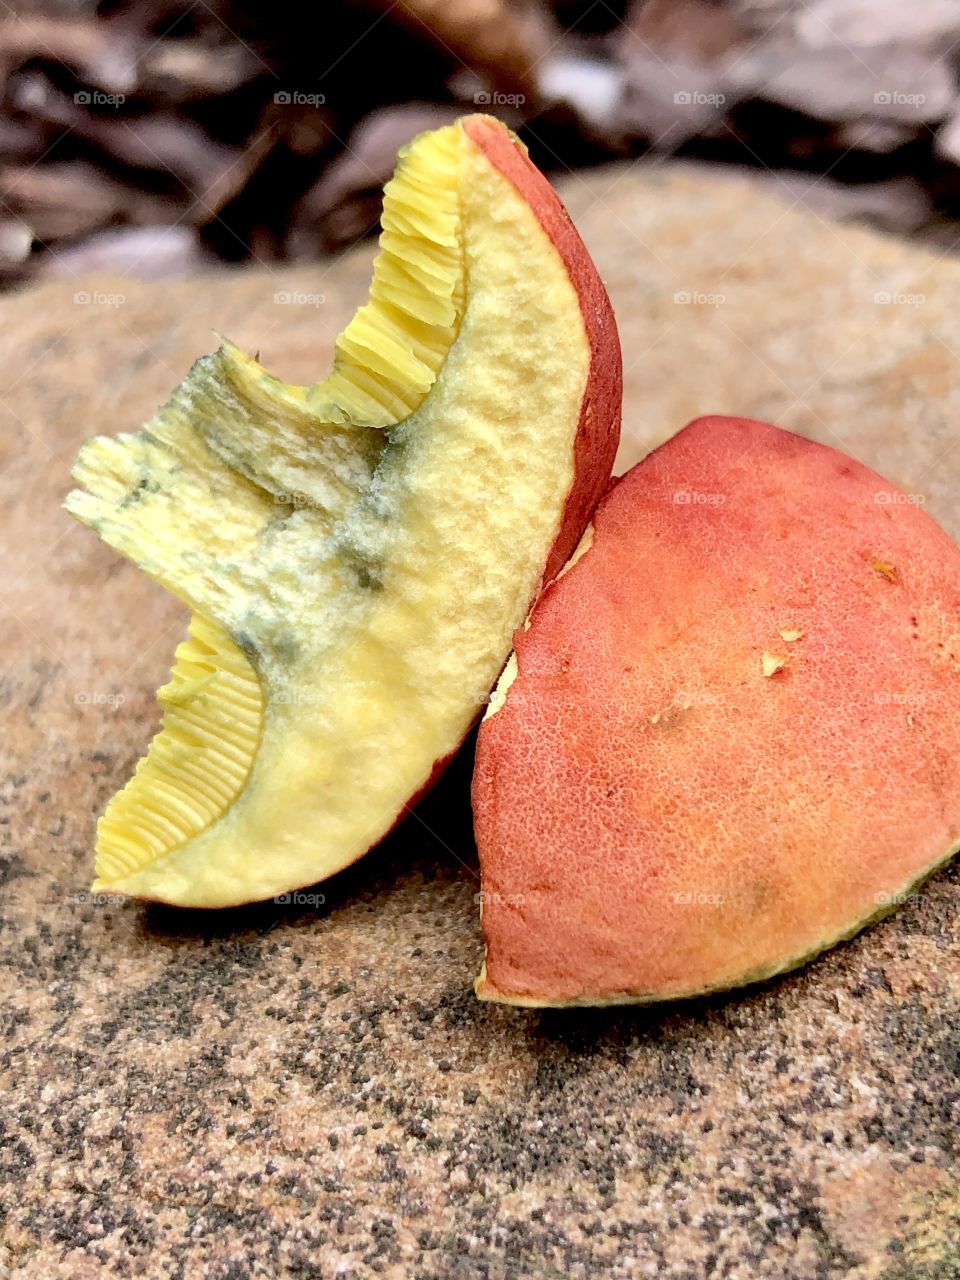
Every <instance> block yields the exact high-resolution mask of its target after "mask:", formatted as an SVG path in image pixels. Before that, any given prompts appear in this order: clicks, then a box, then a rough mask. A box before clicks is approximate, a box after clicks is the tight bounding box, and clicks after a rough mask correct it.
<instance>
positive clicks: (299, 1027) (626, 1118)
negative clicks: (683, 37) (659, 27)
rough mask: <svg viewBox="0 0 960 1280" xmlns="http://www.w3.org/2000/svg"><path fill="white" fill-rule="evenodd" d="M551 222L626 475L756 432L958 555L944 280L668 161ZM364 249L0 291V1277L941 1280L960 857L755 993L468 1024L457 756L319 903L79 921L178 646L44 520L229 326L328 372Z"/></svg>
mask: <svg viewBox="0 0 960 1280" xmlns="http://www.w3.org/2000/svg"><path fill="white" fill-rule="evenodd" d="M565 194H566V196H567V198H568V201H569V203H570V206H571V208H572V209H573V211H574V213H575V215H576V216H577V218H578V220H579V222H580V224H581V226H582V228H583V231H584V234H585V238H586V239H587V241H588V243H589V244H590V246H591V248H592V249H593V250H594V252H595V255H596V257H597V260H598V262H599V264H600V267H601V270H602V272H603V274H604V275H605V276H606V278H607V279H608V281H609V283H610V289H611V293H612V295H613V298H614V302H615V304H616V307H617V310H618V314H619V317H620V323H621V328H622V333H623V343H624V354H625V364H626V368H627V403H626V424H625V425H626V431H625V436H624V448H623V452H622V455H621V464H622V465H626V464H628V463H629V462H630V461H633V460H635V459H636V458H637V457H639V456H640V455H641V454H642V453H643V452H644V451H645V450H646V449H647V448H648V447H649V446H650V445H651V444H652V443H654V442H657V441H659V440H661V439H663V438H664V437H665V436H666V435H668V434H669V433H670V432H671V431H672V430H674V429H675V428H677V427H679V426H681V425H682V424H683V423H684V422H685V421H686V420H687V419H689V418H691V417H693V416H694V415H696V414H697V413H702V412H706V411H716V412H724V411H732V412H739V413H745V414H753V415H757V416H763V417H768V418H771V419H773V420H775V421H777V422H779V423H781V424H782V425H785V426H789V427H793V428H796V429H798V430H800V431H804V432H807V433H809V434H812V435H814V436H817V437H819V438H821V439H824V440H827V441H829V442H831V443H835V444H839V445H841V446H844V447H846V448H847V449H848V450H850V451H851V452H853V453H855V454H857V455H858V456H859V457H861V458H863V459H864V460H865V461H866V462H868V463H871V464H873V465H874V466H876V467H877V468H879V469H880V470H882V471H884V472H885V473H887V474H888V475H889V476H890V478H891V479H893V480H894V481H896V482H897V483H899V484H900V485H901V486H902V487H903V488H904V489H905V490H907V491H908V492H909V493H912V494H915V495H922V499H923V500H924V501H925V502H926V504H927V506H928V509H929V510H931V511H932V512H934V513H935V514H936V515H937V516H938V517H939V518H940V519H941V520H942V521H943V522H944V523H945V524H946V525H947V527H948V528H950V529H951V530H952V532H953V533H954V534H957V533H960V515H958V513H957V509H956V506H955V495H956V493H957V491H958V485H960V448H958V447H957V446H958V442H960V412H958V411H960V307H958V305H957V302H958V298H960V265H958V264H957V263H956V261H953V262H937V261H935V260H934V259H933V258H931V257H928V256H926V255H924V254H922V253H919V252H916V251H914V250H913V249H910V248H906V247H904V246H901V245H898V244H897V243H895V242H893V241H888V240H882V239H879V238H876V237H874V236H872V235H870V234H867V233H863V232H860V231H856V230H853V229H851V228H849V227H842V228H841V227H838V226H833V225H830V224H828V223H826V222H824V221H822V220H821V219H820V218H818V217H817V216H815V215H813V214H810V213H807V212H805V211H804V210H803V209H802V208H800V207H794V208H790V207H789V205H790V200H786V201H785V203H783V204H777V203H775V202H772V201H770V200H769V199H768V198H766V197H763V196H760V195H758V194H757V193H756V192H754V191H753V190H752V189H750V188H748V187H744V186H738V185H735V184H728V183H726V182H720V181H717V180H701V179H698V178H696V177H695V176H693V175H691V174H690V173H688V172H684V171H682V170H671V169H661V170H637V169H633V170H632V169H630V168H628V167H623V168H614V169H609V170H604V171H599V172H596V173H593V174H591V175H588V176H587V177H584V178H573V179H570V180H569V181H568V184H567V187H566V192H565ZM791 199H792V197H791ZM368 262H369V254H368V253H367V252H366V250H364V251H363V252H361V253H359V254H358V255H356V256H353V257H351V258H349V259H347V260H345V261H343V262H341V263H339V264H336V265H334V266H333V267H330V268H316V269H312V270H309V271H302V270H301V271H298V272H296V273H289V272H284V273H281V274H277V275H273V276H271V275H270V274H269V273H267V272H265V271H264V272H259V273H252V274H243V275H233V276H221V277H219V278H216V279H212V280H209V281H204V282H199V283H196V282H195V283H183V284H174V285H155V284H143V283H137V282H134V281H131V280H101V281H96V282H91V281H84V282H78V283H77V284H76V285H75V286H74V285H64V284H62V283H57V284H48V285H44V286H41V287H39V288H37V289H35V290H33V291H31V292H28V293H25V294H22V295H20V296H15V297H7V298H5V299H3V300H2V302H0V313H2V329H0V332H2V335H3V338H2V355H0V366H2V367H0V412H2V414H3V427H2V433H0V453H2V465H0V492H2V498H3V504H4V510H5V517H4V535H5V540H6V543H7V548H6V552H5V555H4V557H3V560H2V562H0V573H2V609H0V649H2V654H3V680H2V685H0V693H2V706H3V734H2V742H0V750H2V752H3V756H4V760H3V765H2V769H0V777H2V789H0V841H2V853H3V862H2V867H3V873H4V887H3V907H2V968H0V974H2V979H0V981H2V993H3V1006H2V1007H3V1019H4V1027H3V1037H2V1041H0V1091H2V1104H0V1105H2V1110H3V1130H2V1133H3V1146H2V1161H3V1168H2V1173H0V1181H2V1192H0V1194H2V1201H3V1209H4V1210H5V1213H6V1218H5V1225H4V1227H3V1234H2V1254H0V1275H2V1276H4V1277H15V1278H16V1280H35V1278H38V1280H39V1278H43V1280H47V1278H48V1277H49V1278H51V1280H57V1278H59V1277H76V1280H87V1278H90V1280H93V1278H95V1277H101V1276H111V1277H112V1276H130V1277H134V1276H136V1277H141V1276H142V1277H149V1278H151V1280H152V1278H154V1277H157V1278H159V1277H164V1278H168V1277H169V1278H170V1280H173V1278H174V1277H176V1278H179V1280H195V1278H199V1277H211V1278H216V1280H241V1278H243V1277H247V1276H258V1277H259V1276H263V1277H276V1276H284V1277H287V1276H289V1277H297V1280H317V1278H319V1277H324V1278H326V1277H334V1276H346V1277H364V1278H365V1277H373V1276H383V1277H389V1278H390V1280H394V1278H396V1280H400V1278H406V1277H414V1278H417V1280H419V1278H421V1277H423V1278H424V1280H434V1278H435V1280H441V1278H442V1280H457V1278H458V1277H485V1278H487V1280H521V1278H523V1280H527V1278H528V1277H530V1278H537V1280H541V1278H542V1280H548V1278H549V1280H562V1278H570V1280H593V1278H594V1277H600V1278H607V1277H609V1278H610V1280H614V1278H616V1280H626V1278H627V1277H636V1276H642V1277H647V1276H650V1277H668V1278H669V1280H698V1278H699V1277H708V1276H723V1277H734V1278H736V1280H767V1278H770V1280H801V1278H802V1280H831V1278H832V1277H840V1276H852V1277H855V1278H856V1280H867V1278H868V1277H869V1278H871V1280H872V1278H882V1280H941V1278H943V1280H947V1278H955V1277H957V1276H960V1187H958V1175H957V1171H956V1163H955V1162H956V1157H957V1154H958V1153H957V1148H958V1145H960V1144H958V1138H957V1127H956V1126H957V1118H958V1116H957V1111H958V1097H960V1085H958V1080H957V1076H958V1070H960V1037H958V1021H960V964H958V956H960V940H958V910H957V909H958V898H960V893H958V885H960V881H958V876H957V872H956V871H955V870H947V871H946V872H944V873H942V874H940V875H939V876H937V877H936V878H935V879H934V880H933V881H931V882H930V883H929V884H928V885H927V886H926V887H925V888H924V889H923V890H922V892H920V893H919V894H918V895H917V896H916V897H915V898H913V899H911V900H910V901H909V902H907V904H906V905H905V906H904V907H903V909H902V910H901V911H900V912H899V913H898V914H897V915H896V916H895V917H894V918H893V919H891V920H889V921H888V922H886V923H884V924H882V925H879V926H877V927H875V928H873V929H872V930H870V931H869V932H868V933H867V934H866V935H864V936H862V937H861V938H860V939H858V940H857V941H855V942H854V943H852V944H850V945H848V946H845V947H843V948H841V949H839V950H837V951H835V952H834V953H832V954H831V955H829V956H827V957H826V958H824V959H822V960H820V961H819V962H817V963H816V964H815V965H814V966H812V967H811V968H810V969H808V970H807V971H806V972H804V973H802V974H799V975H796V976H792V977H789V978H786V979H783V980H781V981H778V982H775V983H773V984H771V985H769V986H767V987H764V988H761V989H757V990H754V991H751V992H749V993H748V994H745V995H740V996H739V997H735V998H729V999H723V1000H712V1001H704V1002H699V1003H695V1004H691V1005H687V1006H683V1007H680V1006H678V1007H673V1008H667V1009H644V1010H640V1011H630V1010H618V1011H609V1012H589V1011H588V1012H584V1011H580V1012H569V1013H557V1012H553V1013H547V1014H538V1013H536V1012H529V1011H521V1010H512V1009H506V1008H498V1007H493V1006H484V1005H481V1004H479V1003H477V1002H476V1001H475V999H474V997H473V994H472V990H471V981H472V978H473V976H474V974H475V972H476V970H477V967H478V965H479V961H480V955H481V942H480V933H479V928H478V924H477V905H476V901H475V895H476V893H477V889H478V883H477V872H476V862H475V855H474V851H473V848H472V844H471V839H470V829H469V817H468V810H467V800H466V796H467V784H468V779H469V756H468V754H465V755H464V757H463V758H461V759H460V760H459V761H458V763H457V765H456V767H455V768H454V770H453V771H452V772H451V774H450V775H449V776H448V778H447V779H446V781H445V782H444V783H443V784H442V786H441V787H440V788H439V789H438V790H437V791H436V792H435V793H434V795H433V796H432V797H431V798H430V799H429V801H428V802H427V803H426V804H425V805H424V806H423V807H422V809H421V810H420V811H419V813H418V814H417V815H416V816H415V817H413V818H411V819H410V820H408V821H407V822H406V824H405V825H404V826H403V827H402V828H401V829H400V830H399V831H398V832H397V833H396V835H395V836H394V837H392V838H391V840H390V841H389V842H388V844H387V845H386V846H384V847H382V848H380V849H379V850H377V851H376V852H375V853H373V854H372V855H371V856H369V857H368V858H367V859H366V860H364V861H363V862H362V863H361V864H359V865H358V866H356V867H354V868H352V869H351V870H350V871H348V872H346V873H344V874H343V875H341V876H339V877H337V878H336V879H335V880H334V881H332V882H330V883H328V884H326V885H324V886H321V887H320V888H318V889H317V891H316V892H317V893H318V894H319V893H323V894H324V895H325V901H323V902H322V903H306V902H304V903H300V904H298V905H294V906H290V907H277V906H274V905H264V906H258V907H254V908H250V909H246V910H241V911H231V912H226V913H223V914H208V915H194V914H190V913H187V912H179V911H173V910H165V909H161V908H144V907H141V906H139V905H137V904H135V903H120V902H112V901H108V902H106V903H93V902H90V901H86V902H85V901H84V900H83V898H82V891H83V890H84V889H85V887H86V884H87V882H88V876H89V874H90V869H91V848H92V840H93V825H94V819H95V815H96V813H97V811H98V810H99V809H100V807H101V806H102V805H103V803H104V801H105V800H106V798H107V797H108V796H109V795H110V793H111V792H112V791H113V790H114V789H115V788H116V787H117V786H119V785H120V783H121V782H122V781H123V780H124V779H125V778H126V777H127V775H128V774H129V772H130V770H131V768H132V767H133V764H134V762H135V760H136V759H137V757H138V756H139V754H140V753H141V752H142V750H143V748H144V746H145V744H146V742H147V741H148V738H149V736H150V734H151V732H152V730H153V727H154V725H155V723H156V715H155V710H154V705H153V690H154V689H155V687H156V686H157V685H158V684H159V683H161V682H162V681H163V679H164V678H165V674H166V671H167V668H168V663H169V659H170V655H171V653H172V650H173V648H174V645H175V643H176V642H177V640H178V639H179V638H180V636H181V634H182V629H183V622H184V617H183V611H182V609H181V608H180V607H179V606H178V605H177V604H176V603H175V602H174V601H173V600H172V599H168V598H167V597H165V596H164V594H163V592H162V591H160V590H159V588H155V587H153V586H151V585H150V584H149V583H148V582H147V581H146V580H145V579H142V578H141V577H140V576H139V575H138V574H137V573H136V572H135V571H134V570H133V569H132V568H131V567H130V566H128V565H126V564H125V563H124V562H122V561H121V560H119V559H118V558H117V557H115V556H113V555H112V554H111V553H110V552H109V551H107V550H106V549H104V548H103V547H101V546H100V545H99V544H98V542H97V540H96V539H95V537H94V536H93V535H92V534H91V533H89V532H88V531H86V530H84V529H82V528H80V527H74V526H73V525H72V524H71V523H70V522H69V521H68V519H67V518H66V517H65V516H64V515H63V514H61V513H60V512H59V510H58V502H59V500H60V498H61V497H62V495H63V494H64V492H65V491H66V489H67V487H68V476H67V469H68V464H69V461H70V459H71V457H72V454H73V452H74V450H75V448H76V445H77V444H78V443H79V441H80V439H81V437H83V436H84V435H86V434H88V433H90V432H92V431H95V430H105V431H115V430H120V429H129V428H132V427H135V426H136V425H138V424H139V422H140V421H141V420H142V419H144V418H145V417H146V416H147V415H148V414H149V413H150V412H152V410H153V409H154V408H155V406H156V405H157V404H158V402H159V401H160V400H161V399H162V398H163V397H164V395H165V394H166V392H167V391H168V390H169V389H170V388H172V386H173V385H174V383H175V382H176V381H177V380H178V379H179V378H180V377H181V376H182V374H183V373H184V372H185V371H186V369H187V367H188V364H189V361H190V359H191V357H192V356H193V355H195V354H197V353H199V352H201V351H203V350H206V349H209V347H210V345H211V338H210V332H211V330H212V329H214V328H216V329H217V330H220V331H222V332H225V333H227V334H229V335H230V336H231V337H233V338H234V339H235V340H237V341H238V342H240V343H241V344H243V345H245V346H247V347H248V348H249V349H251V350H257V349H259V350H260V351H261V353H262V357H263V359H264V361H265V363H267V364H268V366H270V367H272V368H274V369H275V370H276V371H277V372H279V373H281V374H284V375H286V376H288V377H290V378H294V379H297V380H303V381H307V380H310V379H311V378H312V377H313V376H314V375H316V374H317V372H318V371H321V370H322V369H323V368H324V365H325V362H326V361H327V360H328V358H329V355H330V351H331V341H332V338H333V335H334V334H335V333H336V331H337V329H338V328H339V327H340V326H341V325H342V324H343V323H344V322H345V320H346V319H347V318H348V316H349V314H350V312H351V310H352V308H353V306H354V305H356V303H358V302H359V301H360V300H361V298H362V296H363V293H364V289H365V283H366V274H367V266H368ZM83 294H86V295H87V298H88V301H83V300H82V297H81V300H78V301H75V295H83ZM318 295H322V297H323V301H318ZM118 296H122V302H121V301H119V300H118ZM284 296H286V298H287V299H288V300H287V301H284V300H282V299H283V298H284ZM884 296H886V298H887V299H888V300H886V301H885V300H884ZM685 297H686V300H684V299H685ZM291 298H293V299H294V300H292V301H291V300H289V299H291ZM918 500H919V498H918ZM952 500H954V501H952ZM891 785H895V780H892V782H891ZM78 894H80V895H81V896H79V897H78Z"/></svg>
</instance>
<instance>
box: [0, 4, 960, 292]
mask: <svg viewBox="0 0 960 1280" xmlns="http://www.w3.org/2000/svg"><path fill="white" fill-rule="evenodd" d="M0 14H2V17H0V76H2V103H0V282H2V284H3V285H6V286H10V285H13V284H17V283H19V282H21V281H24V280H27V279H31V278H37V277H51V276H58V275H59V276H63V275H70V276H72V275H73V274H75V273H77V272H80V271H86V270H107V271H119V272H123V273H126V274H129V275H133V276H144V277H155V278H173V277H183V276H189V275H191V274H193V273H195V272H197V271H199V270H209V269H210V268H211V267H212V266H213V267H215V266H216V265H217V264H224V265H228V264H236V263H242V262H259V263H261V264H264V263H268V264H269V263H274V262H278V261H302V260H311V259H316V258H319V257H322V256H324V255H328V254H331V253H335V252H338V251H339V250H341V249H343V248H344V247H346V246H347V245H350V244H352V243H354V242H355V241H357V240H360V239H362V238H364V237H365V236H368V235H371V234H374V233H375V232H376V230H377V217H378V213H379V207H380V187H381V185H382V183H383V182H384V180H385V179H386V178H387V177H388V176H389V174H390V172H391V170H392V167H393V163H394V159H395V155H396V150H397V147H398V146H400V145H401V144H402V143H404V142H406V141H407V140H408V139H409V138H410V137H412V136H413V135H414V134H415V133H417V132H419V131H420V130H422V129H426V128H431V127H434V126H436V125H439V124H443V123H445V122H447V121H448V120H450V119H452V118H454V117H455V116H456V115H458V114H460V113H462V112H464V111H470V110H484V111H489V112H492V113H493V114H495V115H497V116H500V117H501V118H502V119H504V120H505V121H507V122H508V123H509V124H511V125H512V126H513V127H514V128H516V129H517V130H518V131H519V132H520V134H521V136H522V137H523V138H524V140H525V141H526V143H527V144H528V146H529V147H530V150H531V153H532V155H533V157H534V159H535V160H536V162H537V163H538V164H539V165H540V166H541V167H542V168H544V169H545V170H547V171H548V172H549V173H551V175H560V174H563V173H565V172H567V171H569V170H571V169H578V168H583V167H586V166H593V165H597V164H600V163H603V162H605V161H608V160H610V159H612V158H629V159H633V160H635V162H636V163H637V164H640V165H649V164H657V163H660V162H662V161H663V160H665V159H668V158H678V157H679V158H682V159H684V160H685V161H687V162H689V163H691V164H698V165H701V166H713V167H718V166H723V167H726V168H728V169H733V170H738V171H740V172H742V173H745V174H747V175H748V176H750V177H751V179H752V180H754V181H756V182H757V183H763V184H767V185H770V186H776V187H777V188H778V190H779V191H780V193H781V194H783V192H784V188H785V187H786V188H787V192H788V194H789V193H790V192H793V193H795V196H796V198H797V200H802V201H803V202H804V203H805V204H806V205H807V206H808V207H810V208H813V209H814V210H816V211H823V212H827V213H831V214H833V215H834V216H838V217H841V218H852V219H859V220H864V221H869V222H872V223H873V224H875V225H879V226H881V227H883V228H885V229H888V230H892V231H896V232H900V233H903V234H906V235H910V236H912V237H915V238H919V239H924V240H927V241H931V242H934V243H936V244H937V245H938V246H939V247H940V249H941V251H944V250H951V249H952V248H953V247H954V246H955V244H956V243H957V240H958V236H960V226H958V224H957V222H956V219H957V218H958V216H960V169H958V164H960V91H958V83H960V76H958V72H960V3H958V2H957V0H910V3H908V4H907V3H903V0H806V2H805V3H787V2H785V0H729V2H728V3H723V2H722V0H629V2H628V0H557V2H555V3H549V2H548V0H350V2H348V0H324V3H323V4H322V5H316V6H312V7H311V6H306V5H302V4H300V3H293V2H292V0H272V3H269V4H257V3H249V2H248V3H243V2H242V0H140V2H134V3H122V2H121V3H110V2H109V0H108V2H105V3H101V4H95V3H84V0H73V2H72V3H66V2H65V3H60V4H56V3H46V4H28V5H18V6H16V7H11V6H10V5H9V4H7V3H5V2H4V0H0Z"/></svg>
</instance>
